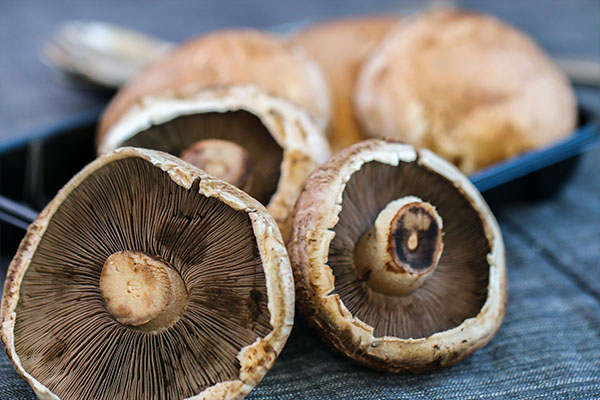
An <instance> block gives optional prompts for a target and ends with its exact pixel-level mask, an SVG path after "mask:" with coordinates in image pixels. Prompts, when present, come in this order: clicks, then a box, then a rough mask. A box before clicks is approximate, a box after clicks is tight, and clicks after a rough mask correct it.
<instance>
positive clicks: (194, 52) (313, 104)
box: [98, 29, 329, 142]
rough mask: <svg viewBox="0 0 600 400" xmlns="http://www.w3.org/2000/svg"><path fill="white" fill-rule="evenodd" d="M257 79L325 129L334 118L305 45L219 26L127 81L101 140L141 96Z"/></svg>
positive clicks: (105, 119) (106, 116)
mask: <svg viewBox="0 0 600 400" xmlns="http://www.w3.org/2000/svg"><path fill="white" fill-rule="evenodd" d="M247 84H255V85H257V86H259V87H260V88H262V89H264V90H266V91H267V92H269V93H271V94H273V95H275V96H277V97H281V98H283V99H287V100H289V101H291V102H292V103H295V104H296V105H297V106H299V107H301V108H302V109H304V110H307V112H308V113H309V114H310V115H311V116H312V117H313V118H314V119H315V121H317V123H318V125H319V126H320V127H321V128H325V127H326V126H327V123H328V120H329V93H328V88H327V84H326V83H325V79H324V77H323V75H322V73H321V71H320V70H319V68H318V66H317V65H316V64H315V63H314V62H313V61H312V60H310V59H309V58H308V57H307V56H306V55H305V54H304V52H303V51H302V50H301V49H298V48H296V47H295V46H293V45H290V44H288V43H286V42H285V41H283V40H281V39H279V38H278V37H277V36H275V35H272V34H269V33H266V32H260V31H256V30H251V29H242V30H226V31H217V32H213V33H210V34H206V35H203V36H200V37H198V38H195V39H191V40H189V41H188V42H186V43H184V44H183V45H181V46H180V47H178V48H177V49H175V50H174V51H172V52H171V53H169V54H168V56H166V57H165V58H164V59H162V60H160V61H158V62H156V63H154V64H152V65H151V66H149V67H148V68H147V69H145V70H144V71H143V72H142V73H141V74H140V75H139V76H137V77H136V78H134V79H133V80H132V81H131V82H129V83H128V84H127V85H125V86H124V87H123V88H122V89H121V90H120V91H119V92H118V93H117V95H116V96H115V97H114V99H113V100H112V101H111V103H110V104H109V105H108V108H107V109H106V111H105V112H104V115H103V116H102V118H101V120H100V127H99V136H98V142H100V141H101V139H102V136H103V135H104V134H105V133H106V132H107V131H108V129H109V128H110V127H111V126H112V125H113V124H114V123H115V122H116V121H117V120H119V119H120V117H121V116H122V115H123V114H124V113H125V112H127V110H128V109H129V108H130V107H131V106H132V105H133V104H135V102H137V101H138V100H140V98H142V97H144V96H148V95H159V94H164V93H166V92H168V91H179V90H181V89H185V88H187V87H188V86H190V85H193V86H195V87H197V88H203V87H211V86H229V85H247Z"/></svg>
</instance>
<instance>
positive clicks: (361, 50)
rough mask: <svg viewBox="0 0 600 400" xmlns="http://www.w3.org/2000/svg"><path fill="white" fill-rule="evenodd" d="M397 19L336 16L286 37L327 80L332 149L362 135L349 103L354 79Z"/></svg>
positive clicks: (351, 105)
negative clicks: (306, 53)
mask: <svg viewBox="0 0 600 400" xmlns="http://www.w3.org/2000/svg"><path fill="white" fill-rule="evenodd" d="M397 22H398V18H394V17H389V16H366V17H356V18H345V19H336V20H331V21H325V22H321V23H317V24H315V25H312V26H309V27H308V28H306V29H303V30H301V31H299V32H297V33H296V34H294V35H293V36H292V37H291V38H290V40H291V41H292V43H294V44H297V45H299V46H300V47H302V48H304V49H305V50H306V51H307V52H308V54H309V55H310V56H311V57H312V58H313V60H315V61H316V62H317V63H318V64H319V66H320V67H321V70H322V71H323V73H324V74H325V76H326V77H327V79H328V81H329V86H330V89H331V110H332V113H331V114H332V116H331V124H330V126H331V128H330V129H331V134H330V136H329V142H330V144H331V147H332V149H333V151H334V152H337V151H338V150H341V149H342V148H344V147H347V146H349V145H351V144H354V143H356V142H359V141H360V140H362V139H363V138H364V137H363V135H362V134H361V132H360V128H359V126H358V124H357V122H356V119H355V115H354V104H353V102H352V97H353V94H354V86H355V82H356V78H357V76H358V71H359V69H360V66H361V64H362V63H363V61H364V59H365V58H366V57H367V56H368V55H369V54H370V53H371V51H372V50H373V49H374V48H375V46H376V45H377V44H379V42H380V41H381V40H382V39H383V37H384V36H385V34H386V33H387V32H388V31H389V30H390V29H391V28H392V26H394V25H395V24H396V23H397Z"/></svg>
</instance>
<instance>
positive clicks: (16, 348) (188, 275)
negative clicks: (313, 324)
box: [1, 148, 294, 400]
mask: <svg viewBox="0 0 600 400" xmlns="http://www.w3.org/2000/svg"><path fill="white" fill-rule="evenodd" d="M293 314H294V288H293V279H292V272H291V268H290V264H289V259H288V256H287V253H286V249H285V246H284V243H283V240H282V238H281V235H280V232H279V229H278V227H277V225H276V223H275V221H274V220H273V218H272V217H271V216H270V215H269V214H268V213H267V212H266V209H265V208H264V207H263V206H262V205H261V204H259V203H258V202H257V201H256V200H254V199H253V198H251V197H250V196H248V195H247V194H245V193H244V192H242V191H240V190H238V189H237V188H235V187H234V186H232V185H230V184H228V183H225V182H223V181H221V180H219V179H217V178H214V177H212V176H210V175H207V174H205V173H204V172H203V171H201V170H199V169H197V168H195V167H193V166H192V165H190V164H187V163H185V162H182V161H181V160H179V159H177V158H176V157H173V156H170V155H168V154H166V153H161V152H157V151H153V150H143V149H135V148H121V149H119V150H116V151H114V152H112V153H110V154H107V155H104V156H102V157H100V158H98V159H97V160H95V161H94V162H92V163H91V164H89V165H88V166H87V167H85V168H84V169H83V170H82V171H81V172H80V173H79V174H77V175H76V176H75V177H74V178H73V179H71V181H69V183H68V184H67V185H66V186H65V187H64V188H63V189H62V190H61V191H60V192H59V193H58V194H57V196H56V197H55V198H54V199H53V200H52V202H50V204H49V205H48V206H47V207H46V208H45V209H44V210H43V211H42V213H41V214H40V216H39V217H38V219H37V220H36V221H35V222H33V223H32V224H31V226H30V227H29V229H28V231H27V234H26V236H25V238H24V239H23V241H22V243H21V245H20V247H19V250H18V252H17V254H16V256H15V258H14V259H13V261H12V262H11V264H10V267H9V271H8V274H7V278H6V282H5V286H4V294H3V299H2V310H1V315H2V341H3V344H4V346H5V349H6V351H7V353H8V355H9V357H10V359H11V361H12V362H13V364H14V366H15V368H16V370H17V371H18V372H19V374H20V375H21V376H22V377H23V378H24V379H25V380H26V381H27V383H29V384H30V385H31V387H32V388H33V390H34V391H35V393H36V394H37V396H38V397H39V398H40V399H63V400H66V399H82V398H98V399H102V398H104V399H115V398H128V399H149V398H153V399H155V398H161V399H166V398H169V399H175V398H190V399H239V398H243V397H244V396H245V395H247V394H248V393H249V392H250V391H251V390H252V388H253V387H254V386H255V385H257V384H258V382H259V381H260V380H261V379H262V377H263V376H264V375H265V374H266V372H267V371H268V370H269V368H270V367H271V366H272V365H273V363H274V361H275V359H276V358H277V356H278V354H279V353H280V351H281V350H282V348H283V346H284V344H285V342H286V340H287V338H288V336H289V334H290V331H291V328H292V324H293Z"/></svg>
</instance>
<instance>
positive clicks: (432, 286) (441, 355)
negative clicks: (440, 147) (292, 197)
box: [288, 139, 506, 372]
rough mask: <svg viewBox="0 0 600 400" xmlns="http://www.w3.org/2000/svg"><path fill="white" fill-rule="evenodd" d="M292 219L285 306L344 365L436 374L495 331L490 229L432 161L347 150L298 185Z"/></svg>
mask: <svg viewBox="0 0 600 400" xmlns="http://www.w3.org/2000/svg"><path fill="white" fill-rule="evenodd" d="M295 213H296V214H295V218H294V224H293V235H292V240H291V241H290V243H289V244H288V251H289V255H290V259H291V262H292V267H293V271H294V276H295V283H296V296H297V302H298V304H299V306H300V309H301V310H302V312H303V313H304V315H305V316H306V317H307V319H308V320H309V321H310V322H311V323H312V325H314V327H315V328H316V330H317V331H318V332H319V333H320V335H321V336H322V337H323V339H324V340H325V341H326V342H327V343H328V344H329V345H330V346H331V347H333V348H334V349H335V350H337V351H339V352H341V353H343V354H345V355H347V356H348V357H350V358H351V359H353V360H355V361H356V362H358V363H360V364H363V365H366V366H369V367H373V368H376V369H379V370H385V371H393V372H400V371H408V372H421V371H426V370H430V369H434V368H439V367H444V366H448V365H451V364H454V363H456V362H458V361H459V360H461V359H463V358H464V357H466V356H468V355H469V354H471V353H473V352H474V351H476V350H477V349H479V348H481V347H483V346H484V345H485V344H487V343H488V342H489V341H490V340H491V339H492V337H493V336H494V334H495V333H496V331H497V330H498V328H499V327H500V325H501V323H502V320H503V317H504V313H505V303H506V268H505V261H504V245H503V241H502V236H501V233H500V230H499V228H498V225H497V223H496V221H495V219H494V217H493V215H492V213H491V212H490V210H489V209H488V207H487V205H486V204H485V202H484V200H483V199H482V197H481V195H480V194H479V192H477V190H476V189H475V187H474V186H473V185H472V184H471V183H470V182H469V181H468V180H467V178H466V177H465V176H464V175H462V174H461V173H460V172H459V171H458V170H457V169H456V168H455V167H454V166H452V165H451V164H449V163H448V162H446V161H444V160H443V159H441V158H440V157H438V156H436V155H434V154H433V153H431V152H429V151H427V150H415V149H414V148H413V147H411V146H409V145H406V144H401V143H398V142H393V141H391V140H377V139H373V140H368V141H364V142H361V143H358V144H355V145H353V146H351V147H349V148H347V149H345V150H343V151H341V152H340V153H338V154H337V155H336V156H334V157H333V158H332V159H331V160H330V161H328V162H327V163H325V164H324V165H323V166H321V167H320V168H319V169H318V170H317V171H315V172H314V173H313V174H312V175H311V176H310V178H309V179H308V181H307V183H306V187H305V189H304V191H303V193H302V194H301V196H300V197H299V199H298V203H297V204H296V209H295Z"/></svg>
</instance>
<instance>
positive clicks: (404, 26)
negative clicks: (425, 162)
mask: <svg viewBox="0 0 600 400" xmlns="http://www.w3.org/2000/svg"><path fill="white" fill-rule="evenodd" d="M355 104H356V112H357V115H358V119H359V122H360V124H361V126H362V127H363V128H364V130H365V132H366V134H367V135H369V136H371V137H394V138H397V139H400V140H403V141H405V142H407V143H410V144H412V145H414V146H419V147H426V148H429V149H430V150H432V151H434V152H435V153H437V154H439V155H441V156H442V157H444V158H445V159H447V160H449V161H450V162H452V163H453V164H455V165H456V166H458V167H459V168H460V169H461V170H462V171H463V172H464V173H472V172H474V171H475V170H478V169H480V168H482V167H485V166H487V165H490V164H492V163H494V162H497V161H500V160H503V159H505V158H508V157H511V156H514V155H516V154H518V153H520V152H523V151H526V150H529V149H532V148H536V147H540V146H544V145H546V144H549V143H551V142H553V141H555V140H558V139H560V138H563V137H565V136H566V135H568V134H570V133H571V132H572V131H573V129H574V127H575V124H576V120H577V107H576V100H575V96H574V92H573V89H572V88H571V86H570V85H569V82H568V80H567V78H566V76H565V75H564V74H563V73H562V72H561V71H560V70H559V69H558V68H557V67H556V66H555V65H554V64H553V63H552V61H551V60H550V58H549V57H548V56H547V55H546V54H545V53H544V51H543V50H542V49H541V48H540V47H539V46H538V45H537V44H536V43H535V42H534V41H533V40H532V39H531V38H529V37H528V36H527V35H526V34H524V33H523V32H520V31H518V30H517V29H515V28H514V27H512V26H510V25H508V24H506V23H503V22H501V21H499V20H497V19H496V18H493V17H491V16H486V15H481V14H476V13H472V12H461V11H434V12H428V13H423V14H421V15H417V16H415V17H413V18H410V19H405V20H404V21H403V22H402V23H401V24H398V25H397V27H396V28H394V29H393V30H392V31H391V32H390V33H389V34H388V35H387V36H386V38H385V39H384V40H383V41H382V43H381V44H380V45H379V46H378V47H377V48H376V49H375V50H374V51H373V52H372V54H371V56H370V57H369V58H368V60H367V61H366V62H365V63H364V64H363V66H362V68H361V72H360V74H359V77H358V81H357V87H356V93H355Z"/></svg>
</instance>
